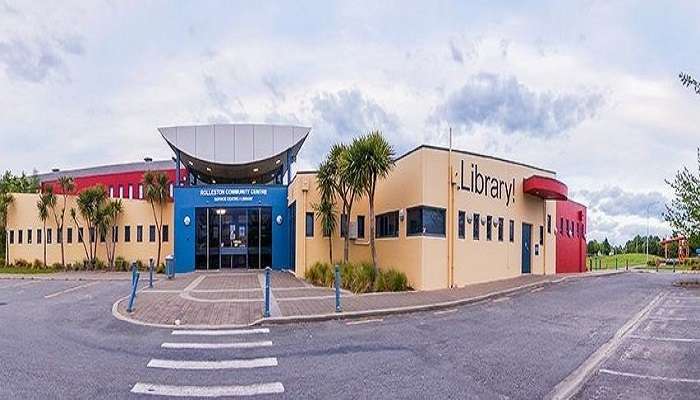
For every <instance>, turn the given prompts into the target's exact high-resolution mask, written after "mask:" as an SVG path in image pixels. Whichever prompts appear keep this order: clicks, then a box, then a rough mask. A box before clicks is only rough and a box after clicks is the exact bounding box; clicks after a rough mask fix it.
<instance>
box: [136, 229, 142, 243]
mask: <svg viewBox="0 0 700 400" xmlns="http://www.w3.org/2000/svg"><path fill="white" fill-rule="evenodd" d="M136 241H137V242H139V243H141V242H143V225H137V226H136Z"/></svg>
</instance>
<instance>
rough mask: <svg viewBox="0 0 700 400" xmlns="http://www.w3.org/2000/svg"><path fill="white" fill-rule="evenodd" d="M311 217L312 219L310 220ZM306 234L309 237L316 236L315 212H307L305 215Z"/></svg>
mask: <svg viewBox="0 0 700 400" xmlns="http://www.w3.org/2000/svg"><path fill="white" fill-rule="evenodd" d="M309 218H311V221H309ZM304 236H305V237H307V238H312V237H314V213H312V212H308V211H307V212H306V214H305V215H304Z"/></svg>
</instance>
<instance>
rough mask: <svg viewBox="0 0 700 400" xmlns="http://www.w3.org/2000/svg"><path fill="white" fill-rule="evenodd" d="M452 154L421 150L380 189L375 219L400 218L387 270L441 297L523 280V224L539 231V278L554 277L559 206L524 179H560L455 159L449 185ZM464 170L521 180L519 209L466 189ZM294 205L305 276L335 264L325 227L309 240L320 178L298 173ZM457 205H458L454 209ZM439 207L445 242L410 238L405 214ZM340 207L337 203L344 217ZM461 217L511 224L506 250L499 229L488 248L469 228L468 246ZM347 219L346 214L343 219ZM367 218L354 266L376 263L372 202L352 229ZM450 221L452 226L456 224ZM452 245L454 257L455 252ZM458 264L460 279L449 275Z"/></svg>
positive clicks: (385, 242) (384, 258)
mask: <svg viewBox="0 0 700 400" xmlns="http://www.w3.org/2000/svg"><path fill="white" fill-rule="evenodd" d="M449 159H450V156H449V153H448V152H447V151H446V150H444V149H436V148H431V147H420V148H418V149H416V150H415V151H412V152H409V153H408V154H406V155H404V156H403V157H401V158H400V159H399V160H398V161H397V163H396V166H395V168H394V170H393V171H392V172H391V174H390V176H389V177H388V178H387V179H384V180H382V181H380V182H379V185H378V188H377V197H376V199H375V207H376V214H377V215H379V214H383V213H385V212H389V211H394V210H401V212H402V213H403V215H404V218H403V220H401V219H400V221H399V236H398V237H397V238H381V239H377V253H378V259H379V266H380V268H395V269H398V270H400V271H403V272H405V273H406V275H407V277H408V280H409V283H410V284H411V285H412V286H413V287H414V288H416V289H423V290H426V289H437V288H445V287H449V286H463V285H466V284H473V283H479V282H487V281H492V280H497V279H504V278H510V277H515V276H519V275H520V274H521V251H522V241H521V235H522V223H523V222H527V223H530V224H532V260H531V272H532V273H533V274H543V273H547V274H553V273H554V271H555V260H556V249H555V234H554V227H555V225H556V224H555V221H556V215H555V210H556V207H555V203H554V202H546V201H544V200H542V199H540V198H537V197H533V196H530V195H526V194H524V193H523V192H522V189H523V179H525V178H528V177H530V176H532V175H542V176H548V177H554V176H555V175H554V174H553V173H551V172H548V171H545V170H540V169H536V168H533V167H528V166H524V165H520V164H516V163H512V162H508V161H503V160H497V159H493V158H490V157H486V156H479V155H473V154H467V153H464V152H457V151H454V152H453V153H452V162H451V165H452V180H450V173H449V172H448V171H449V170H448V168H449V165H450V163H449ZM462 160H463V161H464V165H465V179H466V178H467V177H468V176H469V171H470V170H469V167H470V166H471V164H472V163H476V164H478V166H479V170H480V172H483V173H486V174H488V175H490V176H494V177H497V178H500V179H502V180H506V181H509V182H511V181H512V180H513V179H515V202H514V203H511V204H509V205H506V204H505V202H504V200H500V199H492V198H490V197H487V196H483V195H478V194H475V193H472V192H468V191H465V190H461V189H460V183H461V182H460V175H459V172H460V168H461V162H462ZM288 196H289V199H288V200H289V204H292V203H293V202H296V204H297V206H296V260H295V261H296V264H295V265H296V272H297V273H299V274H303V273H304V271H305V269H306V268H307V267H308V266H311V265H313V264H314V263H315V262H316V261H324V262H327V261H328V240H327V238H324V237H323V235H322V231H321V227H320V223H319V222H318V221H317V220H316V218H314V237H313V238H306V237H305V224H304V223H305V217H304V216H305V212H307V211H308V212H312V211H313V208H312V204H314V203H316V202H318V200H319V194H318V191H317V189H316V181H315V174H314V173H310V172H305V173H299V174H297V176H296V177H295V179H294V180H293V182H292V184H291V185H290V189H289V195H288ZM451 198H452V202H453V205H452V207H448V205H449V203H450V199H451ZM420 205H424V206H432V207H439V208H443V209H446V219H448V221H446V230H447V235H446V236H445V237H429V236H407V235H406V228H407V221H406V209H408V208H410V207H414V206H420ZM340 207H341V203H340V201H339V200H338V210H340ZM458 210H463V211H466V212H467V215H472V214H473V213H474V212H478V213H479V214H481V216H483V217H484V218H486V216H487V215H491V216H493V217H494V220H496V221H497V220H498V217H503V218H504V228H503V236H504V240H503V241H502V242H499V241H498V228H496V227H493V240H491V241H487V240H486V226H484V225H482V226H481V227H480V240H478V241H476V240H473V239H472V225H471V224H469V223H467V224H465V233H466V236H465V239H459V238H458V234H457V232H458ZM338 213H340V211H338ZM358 214H359V215H365V216H366V226H365V233H366V234H365V236H366V239H364V240H351V245H350V260H351V261H352V262H359V261H370V259H371V255H370V249H369V246H368V239H367V238H368V237H369V230H370V229H369V212H368V205H367V199H366V198H363V199H360V200H359V201H357V202H356V203H355V205H354V206H353V212H352V216H351V221H356V216H357V215H358ZM547 214H550V215H551V218H552V232H551V233H550V234H548V233H547V230H546V215H547ZM510 219H513V220H514V221H515V236H514V241H513V242H512V243H511V242H509V237H508V233H509V232H508V229H509V227H508V223H509V222H508V221H509V220H510ZM449 221H452V222H453V223H452V224H450V223H449ZM540 225H542V226H543V227H544V232H545V235H544V246H542V247H541V248H540V252H539V255H535V251H534V245H535V243H537V241H538V239H539V226H540ZM450 240H452V242H453V249H452V251H450ZM333 242H334V246H333V247H334V250H333V255H334V258H335V261H337V260H340V259H342V255H343V242H342V239H341V238H340V233H339V229H338V230H337V231H336V232H335V234H334V238H333ZM450 258H452V265H453V266H454V267H453V269H454V271H451V270H450V268H449V264H450V263H449V259H450Z"/></svg>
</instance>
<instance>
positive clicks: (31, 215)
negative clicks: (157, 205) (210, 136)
mask: <svg viewBox="0 0 700 400" xmlns="http://www.w3.org/2000/svg"><path fill="white" fill-rule="evenodd" d="M12 196H13V198H14V201H13V202H12V204H11V205H10V207H9V209H8V218H7V222H8V223H7V230H8V231H10V230H11V231H15V232H14V236H15V242H14V244H12V245H9V255H8V261H9V262H10V263H14V262H15V261H16V260H19V259H22V260H26V261H29V262H32V261H34V260H43V257H44V255H43V251H44V245H43V242H44V240H45V237H46V234H42V236H43V237H42V243H41V244H40V243H37V236H36V235H37V233H36V231H37V229H43V225H42V222H41V220H40V219H39V214H38V211H37V207H36V204H37V202H38V201H39V195H38V194H24V193H22V194H13V195H12ZM67 204H68V205H67V207H66V210H69V209H70V208H72V207H76V205H75V196H69V197H68V203H67ZM62 205H63V197H62V196H60V195H59V196H58V199H57V207H56V209H57V212H59V213H60V209H61V208H62ZM122 205H123V207H124V211H123V212H122V214H121V216H120V217H119V219H118V222H117V226H118V227H119V237H118V241H117V243H116V256H118V257H123V258H124V259H125V260H127V261H129V262H131V261H136V260H141V261H142V262H144V263H145V262H147V261H148V259H149V258H150V257H153V258H154V259H155V257H156V255H157V252H158V243H157V242H152V243H151V242H149V225H153V224H154V222H153V212H152V210H151V206H150V204H149V203H148V202H147V201H143V200H131V199H122ZM163 215H164V218H163V220H164V221H165V222H164V224H165V225H168V226H169V227H170V228H169V232H168V241H167V242H164V243H163V247H162V251H161V262H163V260H164V258H165V256H166V255H167V254H170V253H172V243H173V237H174V232H173V228H172V226H173V224H172V220H173V207H172V203H168V204H167V205H166V208H165V210H164V214H163ZM79 222H80V223H81V225H83V222H82V221H81V219H79ZM125 225H130V226H131V241H130V242H129V243H125V242H124V226H125ZM137 225H142V226H143V242H141V243H138V242H137V241H136V226H137ZM46 227H47V228H51V230H52V242H51V244H47V245H46V256H47V264H49V265H51V264H53V263H57V262H58V263H60V262H61V246H60V244H58V243H57V241H56V239H57V237H56V235H57V234H56V230H57V229H56V222H55V220H54V216H53V213H51V212H50V213H49V219H47V220H46ZM69 227H70V228H73V242H72V243H68V242H67V240H68V237H67V234H66V233H65V232H66V231H67V229H68V228H69ZM18 229H22V230H23V231H24V232H23V236H24V238H23V239H24V240H23V243H22V244H18V242H17V239H18V236H17V235H18V234H17V230H18ZM27 229H32V231H33V233H32V243H31V244H28V243H27ZM63 229H64V234H63V235H64V249H65V257H66V264H68V263H82V261H83V260H84V259H86V256H85V250H84V247H83V244H82V243H79V242H78V231H77V229H76V227H75V223H74V222H73V221H72V219H71V218H70V214H69V211H66V222H65V224H64V228H63ZM83 229H84V232H85V239H86V241H87V239H88V233H87V228H85V227H84V228H83ZM8 242H9V238H8ZM97 257H98V258H99V259H100V260H102V261H105V262H106V261H107V256H106V249H105V244H104V243H98V245H97Z"/></svg>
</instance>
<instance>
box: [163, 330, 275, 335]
mask: <svg viewBox="0 0 700 400" xmlns="http://www.w3.org/2000/svg"><path fill="white" fill-rule="evenodd" d="M256 333H270V330H269V329H268V328H256V329H235V330H224V329H213V330H187V329H183V330H175V331H173V332H172V334H173V335H193V336H195V335H197V336H228V335H251V334H256Z"/></svg>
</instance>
